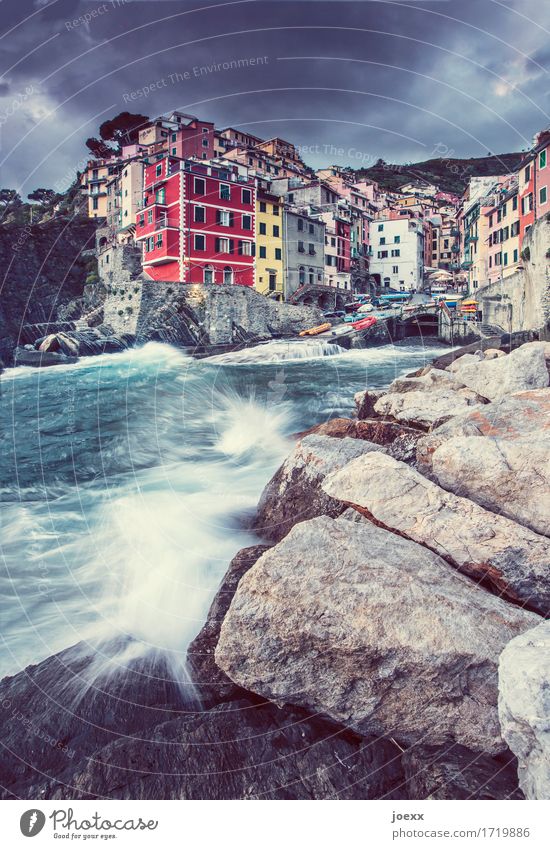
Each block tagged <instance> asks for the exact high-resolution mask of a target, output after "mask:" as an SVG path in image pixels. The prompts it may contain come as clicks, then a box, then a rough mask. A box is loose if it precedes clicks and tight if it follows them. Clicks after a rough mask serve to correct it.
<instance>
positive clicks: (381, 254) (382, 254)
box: [378, 251, 388, 259]
mask: <svg viewBox="0 0 550 849" xmlns="http://www.w3.org/2000/svg"><path fill="white" fill-rule="evenodd" d="M387 256H388V252H387V251H378V259H386V257H387Z"/></svg>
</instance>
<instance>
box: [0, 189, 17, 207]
mask: <svg viewBox="0 0 550 849" xmlns="http://www.w3.org/2000/svg"><path fill="white" fill-rule="evenodd" d="M17 202H19V203H21V198H20V196H19V195H18V194H17V192H16V191H15V189H0V203H2V204H3V205H4V210H6V209H7V207H8V206H10V204H17Z"/></svg>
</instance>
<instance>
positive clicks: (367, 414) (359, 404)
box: [354, 389, 386, 420]
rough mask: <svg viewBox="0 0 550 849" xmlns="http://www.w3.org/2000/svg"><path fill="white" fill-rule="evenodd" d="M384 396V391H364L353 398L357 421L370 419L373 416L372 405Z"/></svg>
mask: <svg viewBox="0 0 550 849" xmlns="http://www.w3.org/2000/svg"><path fill="white" fill-rule="evenodd" d="M385 394H386V390H385V389H365V390H364V391H363V392H357V393H356V394H355V396H354V401H355V414H356V416H357V418H358V419H359V420H361V419H370V418H372V417H373V416H374V415H375V412H374V405H375V404H376V402H377V401H378V400H379V399H380V398H381V397H382V396H383V395H385Z"/></svg>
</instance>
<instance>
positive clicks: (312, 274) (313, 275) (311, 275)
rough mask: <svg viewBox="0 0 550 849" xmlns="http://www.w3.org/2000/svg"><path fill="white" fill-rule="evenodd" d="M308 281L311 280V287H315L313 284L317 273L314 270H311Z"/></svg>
mask: <svg viewBox="0 0 550 849" xmlns="http://www.w3.org/2000/svg"><path fill="white" fill-rule="evenodd" d="M308 279H309V283H310V285H311V286H313V284H314V283H315V272H314V271H313V268H310V269H309V275H308Z"/></svg>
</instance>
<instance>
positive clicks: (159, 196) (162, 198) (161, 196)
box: [155, 189, 166, 205]
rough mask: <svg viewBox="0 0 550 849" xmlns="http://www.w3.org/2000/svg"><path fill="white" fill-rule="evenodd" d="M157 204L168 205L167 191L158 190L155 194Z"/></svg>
mask: <svg viewBox="0 0 550 849" xmlns="http://www.w3.org/2000/svg"><path fill="white" fill-rule="evenodd" d="M155 203H160V204H162V205H164V204H165V203H166V189H158V191H157V193H156V194H155Z"/></svg>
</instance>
